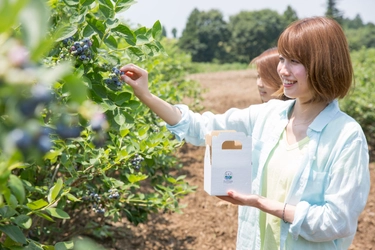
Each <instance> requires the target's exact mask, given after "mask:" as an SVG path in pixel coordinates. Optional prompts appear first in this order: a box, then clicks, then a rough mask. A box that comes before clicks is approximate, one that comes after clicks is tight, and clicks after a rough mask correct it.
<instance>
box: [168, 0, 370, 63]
mask: <svg viewBox="0 0 375 250" xmlns="http://www.w3.org/2000/svg"><path fill="white" fill-rule="evenodd" d="M336 6H337V4H336V1H334V0H328V1H327V9H326V12H325V15H326V16H329V17H332V18H334V19H335V20H336V21H338V22H339V23H340V24H341V26H342V28H343V29H344V31H345V34H346V35H347V38H348V41H349V45H350V49H351V50H352V51H354V50H359V49H361V48H370V47H375V25H374V24H373V23H367V24H365V23H364V22H363V20H362V19H361V17H360V15H359V14H358V15H357V16H356V17H355V18H353V19H350V18H345V17H344V15H343V13H342V11H340V10H339V9H338V8H337V7H336ZM298 19H299V17H298V15H297V12H296V11H295V10H294V9H293V8H292V7H291V6H288V7H287V8H286V10H285V11H284V12H283V13H282V14H279V13H278V12H276V11H273V10H270V9H263V10H258V11H241V12H239V13H238V14H236V15H233V16H230V17H229V21H228V22H226V21H225V20H224V17H223V13H221V12H220V11H219V10H216V9H212V10H209V11H200V10H198V9H194V10H193V11H192V12H191V14H190V15H189V17H188V19H187V23H186V26H185V28H184V30H183V32H182V35H181V37H180V38H179V39H178V41H177V45H178V47H179V48H180V49H181V50H183V51H185V52H187V53H189V54H191V57H192V61H193V62H217V63H233V62H240V63H249V62H250V61H251V59H252V58H254V57H256V56H257V55H259V54H260V53H261V52H263V51H264V50H266V49H268V48H270V47H274V46H276V44H277V39H278V37H279V35H280V34H281V32H282V31H283V30H284V29H285V28H286V27H287V26H288V25H289V24H290V23H291V22H293V21H295V20H298ZM172 31H173V32H172V33H173V34H174V37H176V33H177V31H176V29H173V30H172Z"/></svg>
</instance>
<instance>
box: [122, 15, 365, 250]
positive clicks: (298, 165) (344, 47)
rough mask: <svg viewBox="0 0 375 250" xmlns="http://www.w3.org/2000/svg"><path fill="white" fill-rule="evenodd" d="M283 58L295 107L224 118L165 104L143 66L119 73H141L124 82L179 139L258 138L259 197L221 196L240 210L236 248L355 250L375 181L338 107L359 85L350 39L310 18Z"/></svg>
mask: <svg viewBox="0 0 375 250" xmlns="http://www.w3.org/2000/svg"><path fill="white" fill-rule="evenodd" d="M302 38H303V39H302ZM317 41H319V42H320V43H319V42H317ZM318 44H321V46H320V47H319V48H320V50H321V51H320V52H319V53H316V51H319V49H317V48H316V46H318ZM306 48H311V49H306ZM278 50H279V54H280V58H281V59H282V60H281V61H280V63H279V65H281V66H280V67H279V69H278V73H279V75H280V77H282V79H285V81H284V82H283V84H284V86H288V90H287V91H285V92H284V93H285V94H286V95H287V96H288V95H290V97H293V98H295V100H287V101H281V100H271V101H269V102H267V103H263V104H259V105H251V106H250V107H248V108H245V109H236V108H231V109H229V110H228V111H226V112H225V113H224V114H214V113H213V112H204V113H202V114H199V113H194V112H193V111H192V110H190V109H189V107H188V106H187V105H183V104H179V105H171V104H169V103H167V102H166V101H164V100H162V99H160V98H159V97H158V96H156V95H154V94H152V93H151V92H150V90H149V87H148V85H149V81H148V72H147V71H146V70H145V69H143V68H140V67H139V66H137V65H134V64H127V65H125V66H123V67H122V68H121V71H124V72H126V71H132V72H135V73H136V75H137V76H138V77H137V78H136V79H131V78H130V77H128V76H126V75H122V79H123V80H124V81H125V82H126V83H127V84H128V85H129V86H131V87H132V88H133V91H134V94H135V95H136V96H137V97H138V98H139V99H140V101H141V102H143V103H144V104H145V105H147V106H148V107H149V108H150V109H151V110H152V111H153V112H155V113H156V114H157V115H158V116H159V117H160V118H161V119H163V120H164V121H165V122H166V123H167V128H168V129H169V130H170V131H171V132H172V133H173V134H174V135H175V136H176V138H177V139H178V140H185V141H186V142H189V143H191V144H193V145H197V146H204V145H205V135H206V134H209V133H210V132H211V131H213V130H235V131H237V132H243V133H245V134H246V135H248V136H251V137H252V142H253V146H252V164H251V168H252V170H251V171H252V173H254V175H253V176H252V180H251V190H252V192H253V193H252V194H250V195H244V194H241V193H239V192H236V190H230V191H228V193H227V196H220V197H219V198H221V199H223V200H225V201H228V202H230V203H232V204H234V205H239V209H238V235H237V249H253V250H259V249H279V248H280V249H284V247H285V248H286V249H306V250H307V249H311V250H312V249H327V250H328V249H348V248H349V246H350V244H351V242H352V240H353V238H354V236H355V233H356V230H357V223H358V218H359V215H360V213H361V212H362V211H363V210H364V207H365V205H366V201H367V197H368V194H369V190H370V174H369V169H368V164H369V154H368V146H367V141H366V137H365V135H364V133H363V130H362V128H361V127H360V125H359V124H358V122H356V121H355V120H354V119H353V118H352V117H350V116H349V115H347V114H345V113H344V112H342V111H341V110H340V107H339V105H338V99H340V98H343V97H344V96H345V95H346V94H347V92H348V89H349V88H350V86H351V83H352V80H353V69H352V63H351V58H350V56H349V47H348V44H347V40H346V37H345V34H344V32H343V30H342V28H341V26H340V24H338V23H337V22H336V21H335V20H333V19H330V18H327V17H313V18H305V19H302V20H298V21H296V22H293V23H291V24H290V25H289V26H288V27H287V28H286V29H285V30H284V31H283V33H282V34H281V36H280V38H279V42H278ZM324 59H325V60H328V59H329V60H331V61H334V62H336V63H335V68H333V67H332V66H330V64H329V63H328V62H327V63H328V65H327V64H323V65H325V67H318V65H322V64H321V62H322V60H324ZM329 60H328V61H329ZM307 62H308V63H307ZM319 77H322V78H319ZM316 79H318V81H316V82H315V80H316ZM322 85H324V86H322ZM322 88H324V89H325V91H323V92H322V91H320V90H321V89H322ZM302 89H304V90H306V89H307V90H308V91H307V93H306V91H301V90H302ZM337 90H339V91H337ZM291 119H293V121H292V122H290V120H291ZM294 121H298V126H292V124H293V123H294ZM354 173H355V174H354ZM342 183H345V188H342ZM249 188H250V187H249ZM348 201H350V204H348Z"/></svg>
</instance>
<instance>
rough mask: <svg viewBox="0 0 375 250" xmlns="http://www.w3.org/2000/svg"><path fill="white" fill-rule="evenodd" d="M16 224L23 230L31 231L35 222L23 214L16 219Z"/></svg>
mask: <svg viewBox="0 0 375 250" xmlns="http://www.w3.org/2000/svg"><path fill="white" fill-rule="evenodd" d="M14 222H15V223H16V224H17V225H18V226H19V227H21V228H23V229H29V228H30V227H31V225H32V222H33V221H32V219H31V218H30V217H29V216H27V215H26V214H21V215H19V216H17V217H16V218H15V220H14Z"/></svg>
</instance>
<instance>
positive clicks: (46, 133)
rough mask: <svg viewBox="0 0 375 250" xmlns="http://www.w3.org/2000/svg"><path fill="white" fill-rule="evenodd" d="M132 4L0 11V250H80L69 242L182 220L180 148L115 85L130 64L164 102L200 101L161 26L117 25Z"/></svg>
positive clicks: (30, 3) (62, 1)
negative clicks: (172, 215) (162, 216)
mask: <svg viewBox="0 0 375 250" xmlns="http://www.w3.org/2000/svg"><path fill="white" fill-rule="evenodd" d="M134 3H135V1H133V0H50V1H45V0H2V1H1V2H0V120H1V121H0V249H79V248H80V247H81V249H88V248H87V247H88V246H87V245H82V244H80V241H78V240H76V239H77V236H81V235H89V236H92V237H96V238H99V239H100V238H104V237H110V236H111V234H112V233H113V227H111V225H112V223H114V222H117V221H120V220H122V219H123V218H126V219H127V221H128V222H129V223H133V224H135V225H137V224H138V223H143V222H145V221H146V220H147V218H148V216H149V215H150V214H152V213H158V212H181V209H182V207H183V204H180V203H179V201H180V199H181V198H183V197H184V196H185V195H187V194H189V193H191V192H193V191H194V189H195V187H193V186H190V185H189V184H188V183H187V182H186V181H185V180H184V176H183V175H179V174H178V170H179V168H181V165H180V164H179V162H178V159H177V158H176V155H175V152H176V148H178V147H179V146H181V142H178V141H177V140H175V139H174V138H173V136H172V135H171V134H170V133H169V132H168V131H167V130H166V128H165V126H164V123H163V122H162V121H161V120H160V119H159V118H158V117H157V116H156V115H155V114H154V113H152V112H151V111H150V110H149V109H148V108H146V107H145V106H144V105H142V104H141V103H140V102H139V101H138V100H137V98H136V97H135V96H134V95H133V94H132V91H131V89H130V88H129V87H128V86H126V84H124V83H123V82H121V81H120V79H119V76H120V75H121V74H122V73H121V72H120V71H119V68H120V67H121V66H122V65H124V64H126V63H129V62H133V63H137V64H139V65H141V66H142V67H145V68H146V69H148V70H149V72H150V76H149V78H150V89H151V91H152V92H153V93H155V94H157V95H158V96H160V97H161V98H163V99H165V100H167V101H169V102H172V103H176V102H179V101H181V99H182V98H183V97H190V98H192V99H196V98H197V96H198V93H199V91H200V90H199V88H198V86H197V84H196V83H195V82H192V81H188V80H184V73H185V72H187V71H189V67H190V65H191V64H190V58H189V56H186V55H183V54H179V55H176V54H174V52H175V51H173V53H172V54H171V55H168V53H167V52H166V50H165V48H164V47H163V46H162V43H161V41H162V37H161V34H162V27H161V24H160V22H158V21H156V22H155V24H154V25H153V27H151V28H146V27H138V28H136V29H133V28H131V27H129V26H128V25H127V24H126V23H125V22H123V21H121V20H120V19H119V18H118V14H119V13H121V12H124V11H126V10H127V9H128V8H129V7H130V6H131V5H132V4H134ZM169 47H173V46H169ZM90 249H93V248H90Z"/></svg>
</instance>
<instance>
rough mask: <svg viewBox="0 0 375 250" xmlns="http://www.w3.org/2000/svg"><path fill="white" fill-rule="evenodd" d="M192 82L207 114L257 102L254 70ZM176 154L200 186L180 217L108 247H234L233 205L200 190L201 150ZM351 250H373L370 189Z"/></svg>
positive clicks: (155, 222)
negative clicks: (201, 91)
mask: <svg viewBox="0 0 375 250" xmlns="http://www.w3.org/2000/svg"><path fill="white" fill-rule="evenodd" d="M191 78H193V79H196V80H197V81H199V82H200V83H201V84H202V86H203V87H204V88H207V89H208V90H209V91H208V92H206V93H204V94H203V98H204V102H203V105H204V106H205V109H206V110H211V111H214V112H224V111H225V110H227V109H228V108H229V107H239V108H243V107H247V106H249V105H250V104H253V103H259V102H260V99H259V97H258V93H257V90H256V84H255V73H254V72H253V71H250V70H246V71H230V72H220V73H207V74H196V75H192V76H191ZM178 154H179V157H180V159H181V161H182V163H183V164H184V168H183V170H182V172H181V174H186V175H187V180H188V182H189V184H191V185H196V186H198V189H197V192H195V193H193V194H191V195H189V196H187V197H185V198H184V199H183V200H182V201H181V203H182V204H186V205H187V207H186V208H185V209H184V210H183V214H161V215H156V216H153V218H150V221H149V222H148V223H147V224H145V225H139V226H137V227H126V228H123V230H122V231H123V232H126V233H127V235H126V236H124V234H123V233H122V236H119V237H118V238H115V239H114V241H113V243H112V244H111V245H112V247H111V248H107V249H119V250H120V249H121V250H138V249H140V250H143V249H158V250H159V249H160V250H162V249H163V250H164V249H167V250H180V249H181V250H185V249H194V250H206V249H212V250H213V249H215V250H217V249H219V250H229V249H235V242H236V233H237V207H236V206H234V205H230V204H228V203H225V202H223V201H221V200H219V199H218V198H215V197H211V196H209V195H207V194H206V192H205V191H204V190H203V156H204V148H202V147H195V146H191V145H186V144H185V145H184V146H183V147H182V148H181V150H180V151H179V153H178ZM370 169H371V180H372V183H375V164H371V165H370ZM348 202H350V201H348ZM350 249H351V250H354V249H355V250H369V249H374V250H375V186H374V185H373V186H372V188H371V193H370V196H369V200H368V203H367V206H366V209H365V211H364V212H363V214H362V215H361V218H360V221H359V227H358V232H357V235H356V237H355V239H354V242H353V244H352V246H351V247H350Z"/></svg>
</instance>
